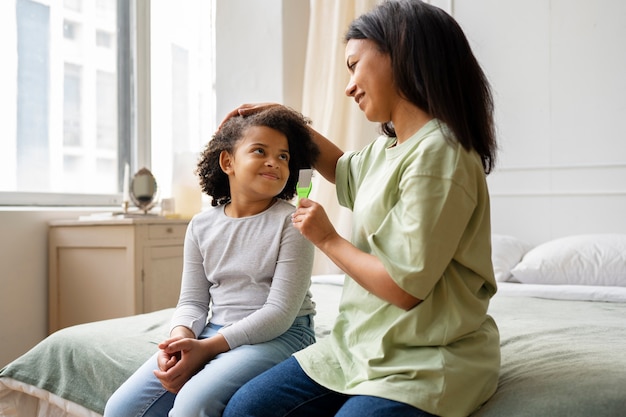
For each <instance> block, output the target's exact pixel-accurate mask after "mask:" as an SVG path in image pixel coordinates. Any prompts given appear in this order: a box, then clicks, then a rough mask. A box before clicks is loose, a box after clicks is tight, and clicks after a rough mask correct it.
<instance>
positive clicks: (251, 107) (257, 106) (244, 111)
mask: <svg viewBox="0 0 626 417" xmlns="http://www.w3.org/2000/svg"><path fill="white" fill-rule="evenodd" d="M276 106H281V104H278V103H254V104H242V105H240V106H239V107H237V108H236V109H234V110H232V111H230V112H229V113H228V114H227V115H226V116H225V117H224V120H222V122H221V123H220V125H219V126H218V128H217V129H218V130H219V129H220V128H221V127H222V125H223V124H224V123H226V121H227V120H228V119H230V118H231V117H237V116H248V115H250V114H254V113H258V112H260V111H262V110H266V109H269V108H271V107H276Z"/></svg>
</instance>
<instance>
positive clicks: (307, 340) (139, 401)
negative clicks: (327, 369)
mask: <svg viewBox="0 0 626 417" xmlns="http://www.w3.org/2000/svg"><path fill="white" fill-rule="evenodd" d="M219 329H220V326H216V325H212V324H209V325H208V326H207V327H206V328H205V329H204V331H203V332H202V334H201V335H200V336H199V339H205V338H208V337H211V336H213V335H215V334H216V333H217V331H218V330H219ZM314 342H315V332H314V330H313V320H312V318H311V316H302V317H298V318H296V320H295V321H294V323H293V325H292V326H291V328H289V330H287V331H286V332H285V333H283V334H282V335H280V336H279V337H277V338H275V339H273V340H270V341H268V342H265V343H259V344H255V345H243V346H239V347H237V348H235V349H233V350H230V351H228V352H225V353H222V354H220V355H218V356H216V357H215V359H213V360H212V361H211V362H209V363H207V364H206V366H205V367H204V368H203V369H202V370H200V372H198V373H197V374H196V375H194V376H193V377H192V378H191V379H190V380H189V381H187V383H186V384H185V385H184V386H183V387H182V389H181V390H180V391H179V392H178V394H172V393H171V392H169V391H166V390H165V389H164V388H163V386H162V385H161V382H160V381H159V380H158V379H157V378H156V377H155V376H154V374H153V373H152V371H153V370H155V369H157V361H156V354H155V355H154V356H153V357H151V358H150V359H149V360H148V361H147V362H146V363H144V364H143V365H142V366H141V367H140V368H139V369H138V370H137V371H136V372H135V373H134V374H133V375H131V377H130V378H129V379H128V380H127V381H126V382H124V384H122V385H121V386H120V387H119V388H118V389H117V391H115V392H114V393H113V395H112V396H111V398H109V401H108V402H107V405H106V408H105V410H104V416H105V417H148V416H149V417H165V416H168V415H169V416H170V417H190V416H206V417H219V416H221V415H222V412H223V410H224V407H225V406H226V403H227V402H228V400H229V399H230V397H231V396H232V395H233V394H234V393H235V391H237V389H239V387H241V386H242V385H243V384H245V383H246V382H247V381H249V380H250V379H252V378H254V377H255V376H257V375H259V374H260V373H262V372H263V371H265V370H267V369H269V368H271V367H272V366H274V365H276V364H278V363H280V362H282V361H283V360H285V359H287V358H288V357H290V356H291V355H292V354H293V353H294V352H296V351H298V350H300V349H302V348H304V347H306V346H308V345H310V344H311V343H314Z"/></svg>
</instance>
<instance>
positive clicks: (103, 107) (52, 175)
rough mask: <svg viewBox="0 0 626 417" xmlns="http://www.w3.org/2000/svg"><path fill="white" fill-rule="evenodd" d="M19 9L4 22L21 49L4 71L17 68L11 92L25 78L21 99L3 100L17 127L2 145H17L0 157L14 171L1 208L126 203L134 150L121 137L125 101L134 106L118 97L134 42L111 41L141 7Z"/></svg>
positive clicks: (1, 189)
mask: <svg viewBox="0 0 626 417" xmlns="http://www.w3.org/2000/svg"><path fill="white" fill-rule="evenodd" d="M9 3H12V7H11V9H12V11H13V13H3V16H2V17H1V18H0V19H2V22H0V23H1V24H0V26H4V27H5V29H3V30H4V31H5V33H4V35H6V36H3V39H8V40H15V42H16V44H17V48H16V47H15V43H13V52H9V51H10V48H8V47H7V48H6V49H3V50H2V55H3V66H5V67H8V68H9V69H8V70H6V73H4V72H3V73H2V78H3V81H2V83H3V84H4V83H5V82H6V83H7V84H9V83H10V80H11V78H12V77H15V78H14V79H17V88H15V95H12V94H6V95H4V94H3V95H2V96H0V106H1V108H2V109H3V113H5V115H6V117H7V119H8V123H9V126H11V125H12V126H15V128H14V129H11V128H9V130H8V131H9V132H10V133H12V134H9V135H7V136H5V137H4V138H3V139H2V141H3V145H5V143H6V142H8V143H6V146H3V152H2V154H1V155H0V164H2V165H3V166H5V167H6V168H4V170H3V172H1V173H2V174H6V175H0V199H1V200H0V201H2V204H51V205H57V204H58V205H64V204H67V203H68V202H70V203H71V204H77V203H78V204H110V203H113V202H116V200H117V199H118V193H119V190H120V189H121V188H120V187H121V183H120V180H119V172H120V171H121V170H120V167H123V164H124V163H125V161H127V160H129V157H130V155H129V153H128V151H127V150H128V149H129V148H130V146H129V145H126V146H121V145H120V141H118V131H117V130H118V126H119V111H118V108H119V107H120V106H119V103H120V100H127V101H128V100H130V97H129V96H126V95H118V93H117V92H118V85H119V84H120V83H118V80H119V79H121V78H130V70H129V68H130V65H129V63H128V59H127V58H124V57H122V58H120V55H119V54H118V51H125V50H128V49H129V45H130V36H128V35H126V36H123V37H118V38H117V39H116V40H117V42H119V43H120V44H119V45H118V44H116V43H115V42H112V41H111V36H108V37H105V36H103V35H102V34H110V33H111V31H117V27H118V26H120V24H121V25H124V24H126V25H128V22H129V21H130V19H129V18H128V16H129V14H130V10H131V9H130V7H129V5H130V4H132V2H128V1H126V0H120V1H119V2H118V1H117V0H111V1H109V2H105V1H103V0H99V1H97V5H99V6H100V7H95V5H96V0H64V1H48V0H11V1H10V2H9ZM5 4H6V3H5ZM111 6H113V7H111ZM103 7H105V9H106V10H107V11H108V12H107V13H102V12H101V11H100V9H102V8H103ZM6 8H7V6H5V9H6ZM118 18H119V20H120V21H118ZM126 33H130V30H126ZM107 39H108V42H107ZM128 122H129V121H126V123H128ZM124 140H126V141H130V140H131V137H126V138H124ZM67 194H75V196H74V198H69V199H68V198H66V197H67Z"/></svg>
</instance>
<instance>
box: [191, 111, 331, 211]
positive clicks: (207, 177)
mask: <svg viewBox="0 0 626 417" xmlns="http://www.w3.org/2000/svg"><path fill="white" fill-rule="evenodd" d="M308 124H309V120H308V119H306V118H305V117H304V116H303V115H302V114H300V113H298V112H296V111H295V110H292V109H289V108H287V107H283V106H277V107H271V108H269V109H266V110H263V111H261V112H258V113H254V114H251V115H249V116H245V117H243V116H236V117H232V118H230V119H229V120H227V121H226V122H225V123H224V124H223V125H222V127H221V128H220V129H219V130H218V131H217V132H216V133H215V135H213V138H212V139H211V141H209V143H208V144H207V145H206V147H205V149H204V151H203V152H202V154H201V155H200V159H199V162H198V168H197V170H196V173H197V174H198V176H199V177H200V187H201V188H202V191H203V192H205V193H206V194H208V195H209V196H211V197H212V199H213V200H212V201H211V204H212V205H213V206H217V205H219V204H226V203H228V202H229V201H230V186H229V184H228V175H226V173H224V171H222V168H221V167H220V162H219V161H220V154H221V153H222V151H226V152H229V153H231V154H232V153H234V151H235V148H236V147H237V144H238V142H239V141H240V140H241V139H242V138H243V136H244V134H245V131H246V129H248V128H249V127H251V126H265V127H269V128H272V129H275V130H277V131H279V132H281V133H282V134H284V135H285V136H286V137H287V143H288V145H289V179H288V180H287V183H286V184H285V188H283V190H282V191H281V192H280V194H278V195H277V196H276V197H278V198H281V199H284V200H291V199H292V198H293V197H294V196H295V194H296V184H297V182H298V176H299V170H300V169H305V168H311V167H312V166H313V164H314V163H315V161H316V159H317V157H318V155H319V149H318V147H317V145H316V144H315V143H314V142H313V138H312V136H311V133H310V132H309V129H308V127H307V125H308Z"/></svg>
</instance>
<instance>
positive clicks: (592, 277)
mask: <svg viewBox="0 0 626 417" xmlns="http://www.w3.org/2000/svg"><path fill="white" fill-rule="evenodd" d="M492 248H493V253H492V259H493V263H494V272H495V274H496V279H497V280H498V293H497V294H496V295H495V296H494V298H493V299H492V302H491V304H490V309H489V311H490V314H491V315H492V316H493V317H494V319H495V320H496V323H497V324H498V327H499V328H500V334H501V346H502V367H501V372H500V380H499V384H498V389H497V391H496V393H495V394H494V395H493V397H492V398H491V399H490V400H489V401H488V402H487V403H485V404H484V405H483V406H482V407H481V408H480V409H479V410H477V411H476V412H474V413H473V414H472V417H496V416H497V417H523V416H551V417H554V416H556V417H558V416H568V417H576V416H581V417H582V416H585V417H588V416H621V415H626V235H618V234H602V235H576V236H569V237H564V238H561V239H555V240H553V241H550V242H546V243H544V244H541V245H538V246H536V247H531V246H530V245H528V244H526V243H524V242H522V241H520V240H519V239H516V238H514V237H511V236H501V235H494V236H493V239H492ZM342 282H343V280H342V277H341V276H338V275H321V276H315V277H314V279H313V285H312V287H311V291H312V293H313V297H314V300H315V301H316V303H317V310H318V315H317V316H316V318H315V325H316V334H317V336H318V338H321V337H325V335H327V334H328V333H329V330H330V328H331V326H332V322H333V320H334V314H335V311H336V308H337V305H338V302H339V297H340V293H341V286H342ZM171 314H172V310H171V309H169V310H161V311H157V312H154V313H149V314H143V315H137V316H132V317H126V318H120V319H113V320H106V321H101V322H95V323H88V324H83V325H78V326H73V327H69V328H66V329H62V330H60V331H58V332H56V333H54V334H52V335H50V336H49V337H48V338H46V339H45V340H44V341H42V342H41V343H39V344H38V345H37V346H35V347H34V348H33V349H31V350H30V351H29V352H27V353H25V354H24V355H23V356H21V357H20V358H18V359H16V360H15V361H13V362H12V363H10V364H9V365H7V366H6V367H5V368H4V369H2V370H1V371H0V416H3V417H8V416H17V417H34V416H37V417H40V416H47V417H81V416H85V417H97V416H100V415H101V413H102V410H103V409H104V405H105V403H106V400H107V398H108V397H109V396H110V395H111V393H112V392H113V391H114V390H115V389H116V388H117V386H119V385H120V384H121V383H122V382H123V381H124V380H125V379H126V378H127V377H128V376H129V375H130V374H131V373H132V372H133V371H134V369H135V368H137V367H138V366H139V365H140V364H141V363H143V361H144V360H145V359H146V358H147V357H149V356H150V355H151V354H152V353H153V352H154V350H155V349H156V343H157V342H158V341H160V340H162V339H163V338H164V337H165V335H166V332H167V327H168V322H169V318H170V317H171Z"/></svg>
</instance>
